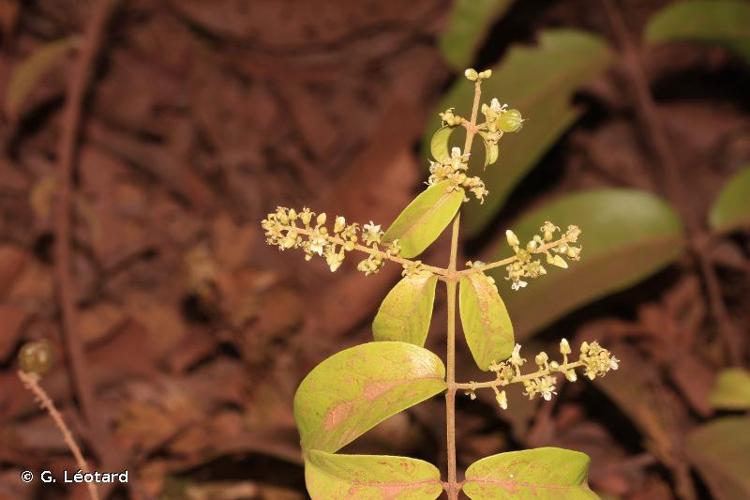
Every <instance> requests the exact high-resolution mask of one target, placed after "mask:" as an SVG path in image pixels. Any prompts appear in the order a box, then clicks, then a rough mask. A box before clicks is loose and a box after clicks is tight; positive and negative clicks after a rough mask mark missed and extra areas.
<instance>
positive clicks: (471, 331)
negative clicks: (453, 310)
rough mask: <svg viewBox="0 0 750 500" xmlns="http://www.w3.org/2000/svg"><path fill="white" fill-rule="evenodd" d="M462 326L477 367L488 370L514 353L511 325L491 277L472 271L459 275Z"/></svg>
mask: <svg viewBox="0 0 750 500" xmlns="http://www.w3.org/2000/svg"><path fill="white" fill-rule="evenodd" d="M458 290H459V291H458V307H459V311H460V313H461V327H462V328H463V331H464V335H465V336H466V343H467V344H469V350H470V351H471V355H472V356H474V361H475V362H476V363H477V366H478V367H479V368H481V369H482V370H484V371H487V370H489V367H490V365H491V364H492V362H493V361H498V362H499V361H503V360H505V359H507V358H508V357H509V356H510V354H511V353H512V352H513V346H514V345H515V340H514V338H513V325H512V324H511V322H510V316H508V310H507V309H506V308H505V303H504V302H503V299H502V298H500V294H499V293H498V292H497V288H496V287H495V284H494V283H493V282H492V281H491V278H490V277H488V276H485V275H484V273H480V272H475V273H471V274H468V275H466V276H462V277H461V280H460V281H459V288H458Z"/></svg>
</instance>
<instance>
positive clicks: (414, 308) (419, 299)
mask: <svg viewBox="0 0 750 500" xmlns="http://www.w3.org/2000/svg"><path fill="white" fill-rule="evenodd" d="M437 281H438V279H437V276H435V275H434V274H429V273H423V274H419V275H416V276H406V277H404V278H402V279H401V281H399V282H398V283H396V286H394V287H393V288H392V289H391V291H390V292H388V295H386V296H385V299H383V303H382V304H380V309H378V314H377V315H376V316H375V320H374V321H373V322H372V333H373V335H374V336H375V340H377V341H383V340H399V341H401V342H408V343H410V344H414V345H418V346H423V345H424V342H425V339H426V338H427V332H428V331H429V330H430V320H431V319H432V306H433V304H434V303H435V288H436V286H437Z"/></svg>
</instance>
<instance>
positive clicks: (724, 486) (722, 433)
mask: <svg viewBox="0 0 750 500" xmlns="http://www.w3.org/2000/svg"><path fill="white" fill-rule="evenodd" d="M748 450H750V418H746V417H728V418H721V419H718V420H714V421H713V422H711V423H709V424H706V425H703V426H701V427H699V428H698V429H697V430H695V431H693V432H691V433H690V434H689V435H688V438H687V446H686V452H687V456H688V459H689V460H690V461H691V462H692V463H693V465H694V466H695V467H696V468H697V469H698V471H699V472H700V474H701V476H703V478H704V479H705V480H706V483H707V484H708V486H709V488H710V489H711V492H712V493H713V495H714V498H716V499H717V500H736V499H738V498H750V474H748V471H750V453H748Z"/></svg>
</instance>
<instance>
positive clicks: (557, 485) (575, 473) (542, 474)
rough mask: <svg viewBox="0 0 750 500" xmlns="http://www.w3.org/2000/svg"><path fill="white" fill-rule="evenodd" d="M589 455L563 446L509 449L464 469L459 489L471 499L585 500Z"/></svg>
mask: <svg viewBox="0 0 750 500" xmlns="http://www.w3.org/2000/svg"><path fill="white" fill-rule="evenodd" d="M589 462H590V460H589V457H588V456H587V455H586V454H584V453H581V452H578V451H572V450H565V449H563V448H535V449H532V450H523V451H511V452H508V453H500V454H498V455H492V456H491V457H487V458H483V459H481V460H479V461H477V462H474V463H473V464H471V465H470V466H469V468H468V469H466V482H465V483H464V487H463V492H464V493H466V495H467V496H468V497H469V498H472V499H474V500H503V499H512V500H523V499H534V500H545V499H548V500H579V499H580V500H587V499H597V498H599V497H598V496H597V495H596V494H595V493H594V492H593V491H591V489H590V488H589V485H588V483H587V479H588V470H589Z"/></svg>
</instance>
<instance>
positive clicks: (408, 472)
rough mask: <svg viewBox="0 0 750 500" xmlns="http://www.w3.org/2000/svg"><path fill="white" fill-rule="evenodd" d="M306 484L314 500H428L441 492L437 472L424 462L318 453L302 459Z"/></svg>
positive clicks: (315, 451)
mask: <svg viewBox="0 0 750 500" xmlns="http://www.w3.org/2000/svg"><path fill="white" fill-rule="evenodd" d="M305 483H306V484H307V492H308V493H309V494H310V497H312V499H313V500H318V499H320V500H339V499H341V500H344V499H349V498H361V499H373V500H375V499H382V498H389V499H394V500H431V499H435V498H437V497H439V496H440V494H441V493H442V492H443V484H442V483H441V482H440V471H438V470H437V468H436V467H435V466H434V465H432V464H430V463H427V462H425V461H424V460H416V459H414V458H407V457H393V456H379V455H334V454H331V453H326V452H323V451H317V450H310V452H309V453H308V455H307V457H306V459H305Z"/></svg>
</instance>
